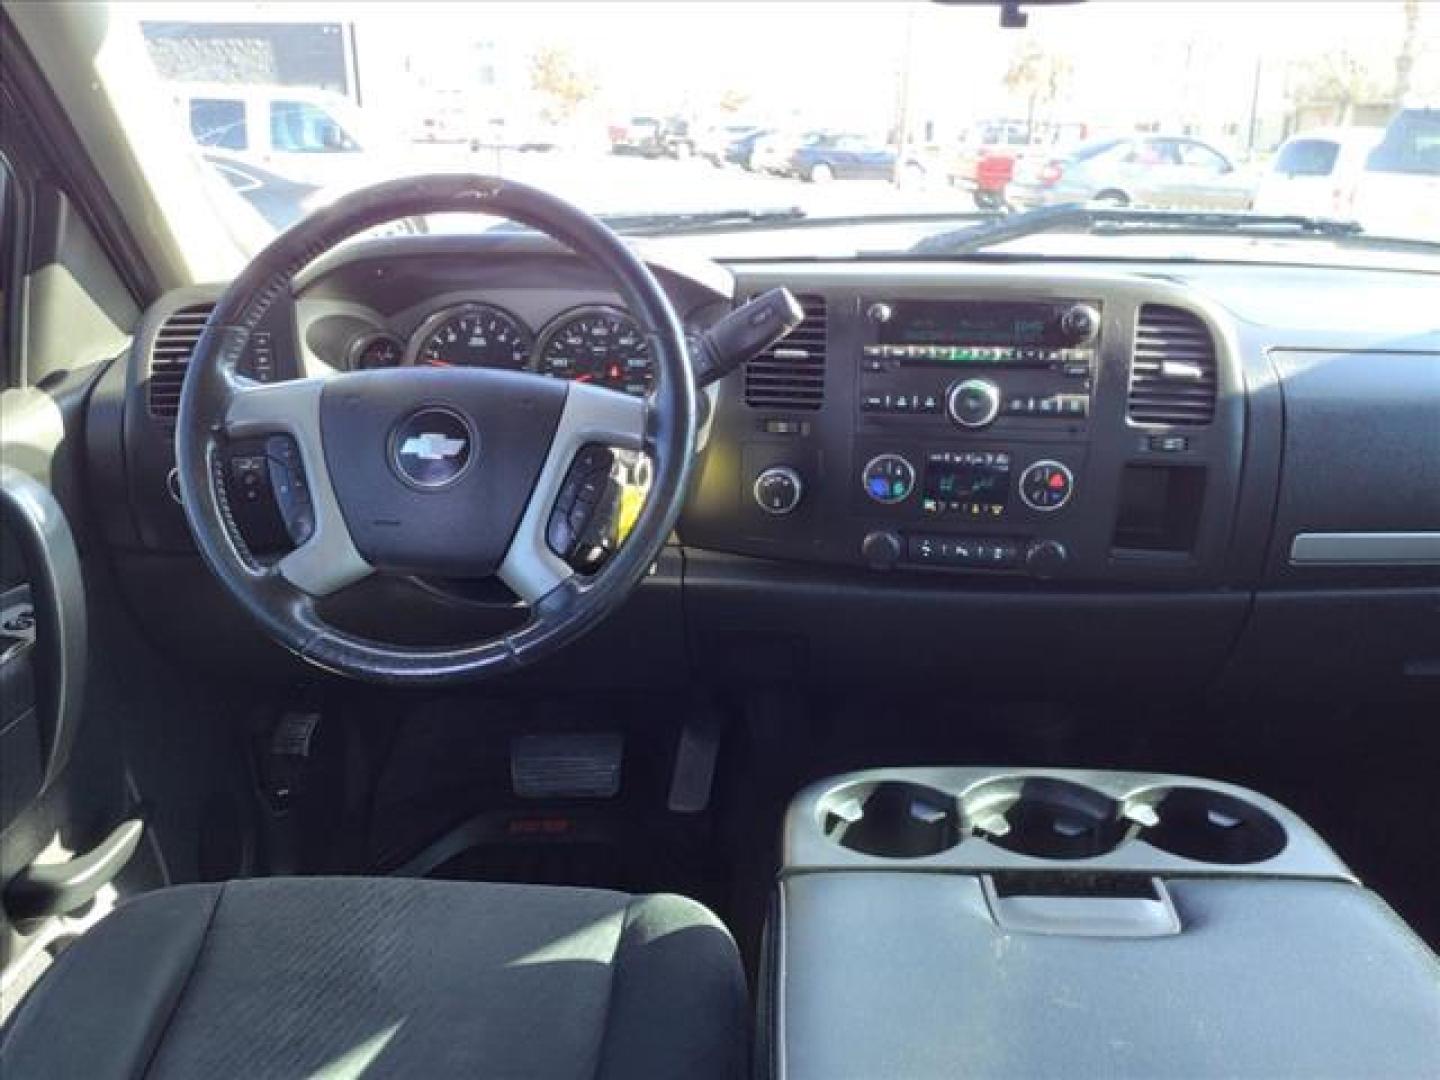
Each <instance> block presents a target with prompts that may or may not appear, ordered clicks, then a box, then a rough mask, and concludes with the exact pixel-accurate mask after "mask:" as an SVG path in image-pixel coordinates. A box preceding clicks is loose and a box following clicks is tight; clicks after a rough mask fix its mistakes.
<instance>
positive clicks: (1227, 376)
mask: <svg viewBox="0 0 1440 1080" xmlns="http://www.w3.org/2000/svg"><path fill="white" fill-rule="evenodd" d="M776 282H777V283H782V282H781V280H780V276H778V275H777V277H776ZM757 284H768V281H764V282H758V283H757ZM801 299H802V303H803V304H804V305H805V307H806V312H807V322H806V323H805V324H804V325H802V327H801V328H800V329H799V331H797V332H796V334H793V335H792V336H791V338H789V339H786V340H785V341H782V342H781V343H780V344H779V345H778V346H777V347H775V348H774V349H773V350H772V351H771V353H770V354H768V355H766V356H763V357H761V358H759V359H758V360H756V361H752V363H751V364H750V365H748V367H747V369H746V373H745V374H746V377H745V382H744V384H743V386H739V385H736V386H732V387H731V388H729V389H730V394H729V396H728V397H726V396H724V395H722V397H721V400H720V401H719V403H718V405H717V408H716V410H715V417H714V421H713V423H714V425H715V427H716V428H717V429H718V430H717V431H716V432H715V433H714V434H713V436H712V439H711V446H712V449H713V452H712V453H710V454H709V455H707V458H706V460H705V461H704V463H703V467H702V471H701V477H700V481H699V483H698V484H697V486H696V488H695V494H694V496H693V498H692V499H691V501H690V504H689V505H688V507H687V509H686V513H685V516H684V518H683V519H682V522H681V535H682V539H684V540H685V542H686V543H689V544H694V545H695V546H698V547H703V548H707V549H711V550H716V551H727V552H734V553H739V554H746V555H759V556H765V557H771V558H787V559H798V560H803V561H807V562H814V563H831V564H840V565H849V566H854V567H863V568H869V569H876V570H891V569H900V570H910V571H922V572H926V573H936V574H950V575H953V574H969V575H984V576H989V577H1002V578H1003V577H1005V576H1012V577H1013V576H1025V577H1030V578H1038V579H1052V578H1053V579H1057V580H1061V581H1065V580H1071V581H1096V582H1128V581H1134V582H1137V583H1146V582H1150V581H1155V580H1171V581H1182V582H1186V583H1193V584H1202V583H1205V582H1207V581H1211V580H1214V579H1215V577H1216V576H1217V575H1218V573H1219V571H1220V562H1221V559H1222V556H1223V554H1224V545H1225V542H1226V539H1227V538H1228V535H1229V528H1230V525H1231V515H1232V514H1233V510H1234V504H1235V498H1236V494H1237V491H1238V485H1239V475H1240V465H1241V452H1242V449H1243V425H1244V416H1245V409H1244V391H1243V380H1242V376H1241V374H1240V365H1239V363H1238V358H1237V357H1236V356H1235V355H1234V350H1233V348H1232V345H1231V335H1230V333H1229V329H1228V325H1227V323H1226V320H1225V317H1224V316H1223V315H1222V314H1221V313H1219V312H1217V311H1215V310H1213V309H1211V308H1209V307H1207V306H1206V305H1204V304H1203V303H1202V302H1200V301H1199V300H1197V299H1196V298H1194V297H1193V296H1190V295H1189V294H1185V293H1183V292H1181V291H1180V290H1177V289H1175V288H1174V287H1173V286H1169V285H1167V284H1166V283H1163V282H1159V281H1148V282H1146V281H1140V280H1138V279H1125V278H1101V277H1097V278H1095V279H1093V280H1085V279H1080V280H1071V281H1068V282H1055V283H1054V284H1053V286H1049V285H1046V284H1043V283H1037V281H1036V279H1034V278H1033V277H1031V278H1029V279H1026V280H1025V281H1024V283H1023V284H1022V283H1020V282H1012V281H1009V280H1007V279H1006V278H1005V276H1004V275H995V276H993V277H989V278H987V277H985V276H983V275H981V276H976V277H974V278H972V279H970V280H969V281H967V283H966V284H965V285H964V287H963V288H962V287H957V286H956V285H954V284H951V285H950V286H949V287H940V286H937V285H936V284H935V283H934V282H933V281H930V280H927V279H926V278H925V277H924V276H923V275H920V276H911V277H908V278H906V277H900V278H898V279H897V280H895V281H893V282H890V281H887V282H886V283H885V284H884V285H883V286H877V285H876V284H875V282H874V280H873V279H858V280H856V281H854V282H848V281H843V282H836V283H834V284H827V285H824V287H823V289H822V290H820V291H815V292H809V293H806V294H805V295H804V296H802V297H801ZM722 449H723V450H724V452H721V450H722Z"/></svg>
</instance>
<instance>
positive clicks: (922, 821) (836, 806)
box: [820, 780, 960, 859]
mask: <svg viewBox="0 0 1440 1080" xmlns="http://www.w3.org/2000/svg"><path fill="white" fill-rule="evenodd" d="M820 827H821V830H822V831H823V832H824V833H825V835H826V836H827V837H828V838H829V839H830V840H832V841H834V842H835V843H837V844H839V845H840V846H841V847H843V848H849V849H850V850H851V851H858V852H860V853H861V854H864V855H876V856H879V857H881V858H887V859H919V858H923V857H925V856H926V855H938V854H940V853H941V852H942V851H948V850H950V849H951V848H952V847H954V846H955V845H956V844H958V843H959V842H960V811H959V808H958V807H957V806H956V805H955V799H954V798H953V797H952V796H950V795H946V794H945V793H944V792H943V791H936V790H935V789H934V788H932V787H926V786H925V785H924V784H912V783H909V782H908V781H899V780H877V781H865V782H861V783H856V784H847V785H845V786H844V787H841V788H838V789H836V790H835V791H833V792H831V793H830V794H829V795H827V796H825V798H824V799H823V800H822V801H821V804H820Z"/></svg>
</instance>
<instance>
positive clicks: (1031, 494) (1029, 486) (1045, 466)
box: [1020, 460, 1075, 513]
mask: <svg viewBox="0 0 1440 1080" xmlns="http://www.w3.org/2000/svg"><path fill="white" fill-rule="evenodd" d="M1074 491H1075V477H1074V475H1072V474H1071V472H1070V470H1069V469H1067V468H1066V467H1065V466H1064V465H1062V464H1061V463H1060V462H1058V461H1049V460H1045V461H1037V462H1035V463H1034V464H1033V465H1030V466H1029V467H1027V468H1026V470H1025V471H1024V472H1023V473H1021V474H1020V501H1021V502H1023V503H1024V504H1025V505H1026V506H1028V507H1029V508H1030V509H1031V510H1039V511H1041V512H1042V513H1050V512H1051V511H1053V510H1059V509H1060V508H1061V507H1062V506H1064V505H1065V504H1066V503H1067V502H1069V501H1070V496H1071V495H1072V494H1074Z"/></svg>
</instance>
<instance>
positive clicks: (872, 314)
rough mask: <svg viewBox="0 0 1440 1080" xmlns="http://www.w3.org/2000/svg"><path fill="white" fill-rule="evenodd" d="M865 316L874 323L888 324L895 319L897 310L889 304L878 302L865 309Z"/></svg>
mask: <svg viewBox="0 0 1440 1080" xmlns="http://www.w3.org/2000/svg"><path fill="white" fill-rule="evenodd" d="M865 314H866V315H867V316H868V317H869V319H870V321H871V322H873V323H887V322H889V321H890V320H891V319H893V318H894V317H895V309H894V308H892V307H891V306H890V305H889V304H886V303H882V302H879V301H876V302H875V303H873V304H871V305H870V306H869V307H868V308H866V309H865Z"/></svg>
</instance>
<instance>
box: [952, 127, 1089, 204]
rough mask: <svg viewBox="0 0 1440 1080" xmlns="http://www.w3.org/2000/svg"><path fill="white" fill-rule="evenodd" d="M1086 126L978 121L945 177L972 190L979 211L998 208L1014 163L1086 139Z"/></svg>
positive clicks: (1013, 172)
mask: <svg viewBox="0 0 1440 1080" xmlns="http://www.w3.org/2000/svg"><path fill="white" fill-rule="evenodd" d="M1086 134H1087V132H1086V125H1084V124H1073V123H1064V124H1060V123H1035V124H1030V123H1027V122H1026V121H1024V120H1003V121H993V122H988V123H984V124H977V125H976V126H975V127H974V128H973V129H972V130H971V131H970V132H969V133H968V136H967V137H966V138H965V139H964V140H963V141H962V142H961V144H960V148H959V149H958V150H957V151H956V153H955V154H954V156H953V157H952V158H951V160H950V161H949V162H948V167H947V170H946V178H947V179H948V180H949V182H950V184H951V185H952V186H954V187H958V188H962V189H964V190H966V191H969V192H970V193H971V197H972V198H973V199H974V200H975V205H976V206H977V207H978V208H980V209H982V210H991V209H996V208H998V207H1001V206H1003V205H1004V203H1005V189H1006V187H1007V186H1008V185H1009V183H1010V180H1011V179H1012V177H1013V176H1014V174H1015V164H1016V162H1018V161H1019V160H1020V159H1021V158H1023V157H1025V156H1027V155H1030V154H1048V155H1049V156H1051V157H1054V156H1056V155H1058V154H1062V153H1064V152H1065V150H1066V149H1067V148H1068V147H1071V146H1074V145H1076V144H1078V143H1080V142H1082V141H1083V140H1084V139H1085V136H1086Z"/></svg>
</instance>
